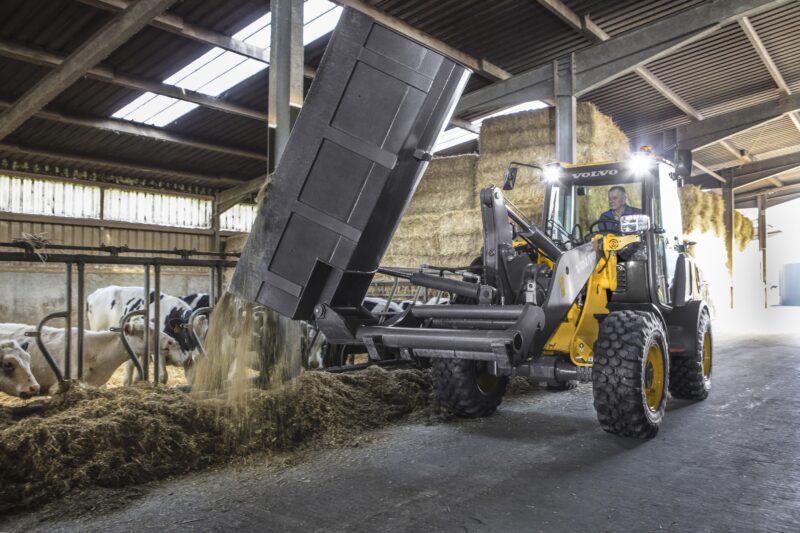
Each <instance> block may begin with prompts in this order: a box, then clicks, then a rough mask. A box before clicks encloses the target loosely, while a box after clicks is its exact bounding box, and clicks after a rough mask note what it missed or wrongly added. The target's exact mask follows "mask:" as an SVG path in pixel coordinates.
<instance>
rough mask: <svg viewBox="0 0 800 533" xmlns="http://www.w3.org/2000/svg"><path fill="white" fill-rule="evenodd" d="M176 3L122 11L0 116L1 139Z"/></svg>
mask: <svg viewBox="0 0 800 533" xmlns="http://www.w3.org/2000/svg"><path fill="white" fill-rule="evenodd" d="M174 2H175V0H139V2H136V3H135V4H131V5H130V6H129V7H128V8H127V9H125V10H124V11H120V12H119V13H118V14H117V15H116V16H115V17H114V18H112V19H111V20H110V21H109V22H108V23H107V24H106V25H105V26H103V27H102V28H100V30H98V31H97V33H95V34H94V35H92V36H91V37H89V38H88V39H87V40H86V41H85V42H83V43H82V44H81V45H80V46H79V47H78V48H77V49H76V50H75V51H74V52H73V53H71V54H70V55H69V56H68V57H67V58H66V59H64V61H63V62H62V63H61V65H59V66H58V67H56V68H55V69H53V70H51V71H50V72H48V73H47V74H46V75H45V76H44V77H43V78H42V79H40V80H39V81H38V82H36V84H35V85H34V86H33V87H31V88H30V89H29V90H28V91H27V92H26V93H25V94H24V95H22V97H21V98H19V99H18V100H17V101H16V102H14V105H12V106H11V107H9V108H8V109H6V110H5V111H4V112H3V113H2V115H0V140H2V139H4V138H6V137H7V136H8V135H9V134H10V133H11V132H13V131H14V130H16V129H17V128H18V127H20V126H21V125H22V124H23V123H24V122H25V121H26V120H28V119H29V118H30V117H32V116H33V115H34V114H36V112H37V111H39V110H40V109H42V108H43V107H44V106H46V105H47V104H48V103H50V102H51V101H52V100H53V99H54V98H55V97H56V96H58V95H59V94H61V92H62V91H63V90H64V89H66V88H67V87H69V86H70V85H72V84H73V83H75V82H76V81H78V80H79V79H80V78H81V77H82V76H83V75H84V74H86V72H87V71H88V70H89V69H90V68H92V67H93V66H95V65H96V64H97V63H99V62H100V61H102V60H103V59H105V58H106V57H108V56H109V55H110V54H111V52H113V51H114V50H116V49H117V48H118V47H119V46H120V45H121V44H122V43H124V42H125V41H127V40H128V39H130V38H131V37H132V36H133V35H134V34H136V33H137V32H139V30H141V29H142V28H143V27H144V26H146V25H147V23H148V22H150V20H152V19H153V17H155V16H156V15H158V14H159V13H161V12H163V11H164V10H165V9H167V8H168V7H169V6H170V5H172V4H173V3H174Z"/></svg>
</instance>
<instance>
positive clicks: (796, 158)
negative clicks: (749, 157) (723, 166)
mask: <svg viewBox="0 0 800 533" xmlns="http://www.w3.org/2000/svg"><path fill="white" fill-rule="evenodd" d="M695 166H696V167H697V168H699V169H700V170H702V171H704V172H705V173H706V174H708V175H710V176H713V174H711V172H710V171H709V169H708V168H706V167H703V166H702V165H700V164H699V163H695ZM798 168H800V152H795V153H792V154H787V155H782V156H778V157H772V158H770V159H762V160H759V161H754V162H752V163H748V164H746V165H742V166H739V167H732V168H731V170H733V171H734V178H733V186H734V188H737V189H738V188H741V187H744V186H745V185H750V184H751V183H755V182H758V181H761V180H768V179H772V178H775V176H777V175H779V174H782V173H784V172H788V171H790V170H795V169H798ZM720 172H721V171H720ZM706 177H707V176H704V175H702V174H701V175H696V176H692V179H693V180H697V181H701V182H702V181H703V180H704V178H706ZM779 181H780V180H779ZM780 183H781V184H782V185H783V183H782V182H780ZM787 187H788V185H787ZM748 194H749V193H748Z"/></svg>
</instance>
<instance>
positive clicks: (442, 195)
mask: <svg viewBox="0 0 800 533" xmlns="http://www.w3.org/2000/svg"><path fill="white" fill-rule="evenodd" d="M477 162H478V155H477V154H466V155H457V156H452V157H437V158H435V159H434V160H433V161H431V162H430V164H429V165H428V168H427V170H425V174H423V176H422V179H421V180H420V183H419V186H418V187H417V190H416V192H415V193H414V197H413V198H412V199H411V203H410V204H409V206H408V208H407V209H406V215H418V214H425V213H439V212H441V211H456V210H459V209H473V208H475V207H477V205H478V200H477V198H476V197H475V195H474V194H473V191H474V190H475V170H476V167H477Z"/></svg>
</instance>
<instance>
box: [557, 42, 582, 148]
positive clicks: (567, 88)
mask: <svg viewBox="0 0 800 533" xmlns="http://www.w3.org/2000/svg"><path fill="white" fill-rule="evenodd" d="M572 60H573V58H572V57H570V58H569V59H567V60H560V61H553V71H554V73H555V76H554V81H555V85H554V87H553V93H554V94H555V98H556V158H557V159H558V161H560V162H562V163H575V162H576V153H577V139H576V138H577V129H578V125H577V99H576V98H575V92H574V90H573V89H574V86H575V71H574V68H573V67H574V64H573V62H572Z"/></svg>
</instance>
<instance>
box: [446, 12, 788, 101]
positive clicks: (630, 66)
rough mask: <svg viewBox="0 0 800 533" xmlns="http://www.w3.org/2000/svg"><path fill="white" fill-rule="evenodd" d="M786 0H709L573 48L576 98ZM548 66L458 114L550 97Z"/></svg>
mask: <svg viewBox="0 0 800 533" xmlns="http://www.w3.org/2000/svg"><path fill="white" fill-rule="evenodd" d="M788 1H790V0H772V1H764V0H713V1H710V2H706V3H703V4H699V5H697V6H695V7H693V8H690V9H687V10H685V11H682V12H680V13H677V14H675V15H672V16H670V17H666V18H663V19H660V20H657V21H655V22H653V23H651V24H647V25H645V26H642V27H640V28H637V29H635V30H632V31H629V32H626V33H624V34H622V35H619V36H617V37H614V38H611V39H608V40H606V41H604V42H601V43H598V44H595V45H593V46H590V47H588V48H585V49H583V50H579V51H577V52H575V65H576V87H575V92H576V96H581V95H582V94H585V93H587V92H589V91H591V90H593V89H595V88H597V87H600V86H601V85H603V84H606V83H608V82H610V81H612V80H614V79H616V78H618V77H620V76H622V75H624V74H627V73H628V72H632V71H633V70H634V69H636V68H637V67H641V66H644V65H645V64H646V63H648V62H651V61H654V60H656V59H659V58H661V57H664V56H666V55H668V54H670V53H672V52H674V51H675V50H678V49H679V48H681V47H683V46H686V45H687V44H690V43H692V42H695V41H697V40H699V39H702V38H703V37H706V36H708V35H710V34H712V33H713V32H715V31H717V30H718V29H719V28H720V27H722V26H723V25H725V24H727V23H730V22H733V21H735V20H737V19H739V18H741V17H743V16H750V15H753V14H757V13H760V12H763V11H766V10H769V9H772V8H774V7H777V6H779V5H782V4H785V3H787V2H788ZM552 74H553V73H552V69H550V68H548V66H546V65H543V66H539V67H535V68H533V69H531V70H529V71H527V72H523V73H521V74H518V75H516V76H514V77H512V78H509V79H507V80H504V81H500V82H497V83H495V84H492V85H490V86H488V87H484V88H481V89H478V90H477V91H473V92H472V93H470V94H467V95H465V96H464V97H463V98H462V99H461V100H462V101H461V102H460V103H459V105H458V108H457V112H458V113H459V114H462V115H463V114H465V113H471V112H477V111H485V110H490V109H496V108H498V107H506V106H511V105H516V104H520V103H522V102H526V101H529V100H542V99H547V98H553V94H552Z"/></svg>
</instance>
